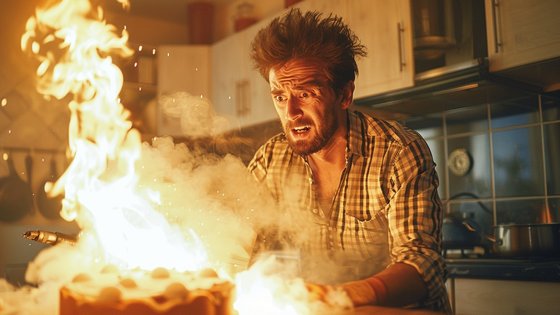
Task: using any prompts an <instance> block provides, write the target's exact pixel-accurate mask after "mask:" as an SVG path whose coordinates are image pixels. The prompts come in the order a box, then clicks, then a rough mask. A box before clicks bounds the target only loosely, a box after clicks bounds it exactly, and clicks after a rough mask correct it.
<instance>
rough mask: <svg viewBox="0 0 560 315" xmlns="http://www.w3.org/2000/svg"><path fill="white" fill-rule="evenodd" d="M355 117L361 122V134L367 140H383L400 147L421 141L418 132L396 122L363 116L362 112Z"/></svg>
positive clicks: (373, 115) (370, 115) (368, 115)
mask: <svg viewBox="0 0 560 315" xmlns="http://www.w3.org/2000/svg"><path fill="white" fill-rule="evenodd" d="M356 116H357V117H358V119H359V120H360V121H361V122H362V125H363V126H365V130H364V132H363V134H364V135H366V136H367V137H368V138H371V139H373V138H377V139H385V140H387V141H390V142H396V143H399V144H401V145H408V144H410V143H411V142H414V141H417V140H421V139H422V136H421V135H420V134H418V132H416V131H414V130H412V129H410V128H408V127H406V126H405V125H403V124H402V123H400V122H398V121H396V120H390V119H385V118H381V117H378V116H376V115H375V114H365V113H362V112H356Z"/></svg>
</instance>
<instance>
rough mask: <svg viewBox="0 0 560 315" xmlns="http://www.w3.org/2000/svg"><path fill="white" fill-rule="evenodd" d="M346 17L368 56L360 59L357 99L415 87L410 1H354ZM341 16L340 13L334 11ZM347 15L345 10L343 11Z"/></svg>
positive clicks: (348, 8) (348, 5)
mask: <svg viewBox="0 0 560 315" xmlns="http://www.w3.org/2000/svg"><path fill="white" fill-rule="evenodd" d="M346 2H347V12H346V14H345V16H343V18H344V19H345V20H346V22H347V23H348V25H349V26H350V28H351V29H352V30H353V31H354V32H355V33H356V35H357V36H358V38H359V39H360V41H361V42H362V44H363V45H365V46H366V48H367V52H368V55H367V57H365V58H362V59H358V61H357V63H358V70H359V75H358V77H357V78H356V89H355V91H354V98H356V99H357V98H361V97H365V96H371V95H376V94H381V93H384V92H389V91H393V90H397V89H401V88H407V87H411V86H413V84H414V61H413V60H414V57H413V50H412V26H411V25H412V22H411V15H410V12H411V11H410V2H409V0H393V1H385V0H352V1H346ZM333 12H335V13H337V14H338V12H337V11H333ZM343 12H344V11H343Z"/></svg>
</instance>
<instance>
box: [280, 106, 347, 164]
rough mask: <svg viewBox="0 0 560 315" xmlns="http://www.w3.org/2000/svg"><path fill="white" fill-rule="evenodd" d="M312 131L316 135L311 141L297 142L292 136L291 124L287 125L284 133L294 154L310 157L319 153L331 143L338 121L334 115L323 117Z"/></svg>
mask: <svg viewBox="0 0 560 315" xmlns="http://www.w3.org/2000/svg"><path fill="white" fill-rule="evenodd" d="M313 126H314V128H313V129H312V130H313V132H315V134H314V135H313V136H312V137H311V139H306V140H296V139H294V138H293V136H292V134H291V129H292V127H291V124H290V123H286V125H285V126H284V133H285V134H286V135H287V137H286V138H287V139H288V145H289V146H290V147H291V148H292V150H293V151H294V153H296V154H298V155H302V156H303V155H310V154H313V153H316V152H318V151H319V150H321V149H322V148H324V147H325V145H326V144H327V143H328V142H329V140H330V139H331V138H332V137H333V135H334V133H335V131H336V127H337V126H336V120H335V118H334V115H329V116H328V117H323V119H322V120H321V121H320V122H319V124H314V125H313Z"/></svg>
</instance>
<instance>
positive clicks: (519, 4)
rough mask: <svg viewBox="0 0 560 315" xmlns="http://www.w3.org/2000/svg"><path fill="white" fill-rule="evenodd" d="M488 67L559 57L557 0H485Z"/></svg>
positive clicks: (506, 66) (559, 22)
mask: <svg viewBox="0 0 560 315" xmlns="http://www.w3.org/2000/svg"><path fill="white" fill-rule="evenodd" d="M485 7H486V28H487V30H488V57H489V61H490V70H491V71H499V70H505V69H509V68H512V67H516V66H520V65H524V64H529V63H533V62H538V61H543V60H546V59H550V58H555V57H559V56H560V19H559V18H558V14H560V1H558V0H531V1H527V0H486V1H485Z"/></svg>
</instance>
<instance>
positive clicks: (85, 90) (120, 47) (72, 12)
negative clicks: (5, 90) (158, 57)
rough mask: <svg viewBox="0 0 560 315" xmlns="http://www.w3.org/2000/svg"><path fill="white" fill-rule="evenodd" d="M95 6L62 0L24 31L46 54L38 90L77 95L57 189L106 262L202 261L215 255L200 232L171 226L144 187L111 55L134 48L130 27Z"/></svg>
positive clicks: (190, 265)
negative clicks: (120, 26) (118, 28)
mask: <svg viewBox="0 0 560 315" xmlns="http://www.w3.org/2000/svg"><path fill="white" fill-rule="evenodd" d="M121 1H123V0H121ZM123 3H124V4H125V5H128V2H124V1H123ZM92 9H93V8H92V6H91V4H90V2H89V1H88V0H62V1H60V2H59V3H57V4H54V5H52V6H50V7H48V8H45V9H38V10H37V11H36V14H35V16H34V17H31V18H30V19H29V20H28V22H27V25H26V33H25V34H24V35H23V37H22V48H23V49H24V50H25V49H30V50H31V51H32V52H33V53H34V54H36V56H37V58H38V59H39V61H40V65H39V66H38V68H37V75H38V77H39V84H38V90H39V91H40V92H41V93H43V94H45V95H46V96H53V97H56V98H57V99H63V98H65V97H66V96H67V95H71V97H72V100H71V101H70V102H69V109H70V112H71V116H70V123H69V154H70V155H71V157H72V163H71V164H70V166H69V167H68V169H67V170H66V171H65V173H64V174H63V175H62V176H61V178H60V179H59V180H58V181H57V182H56V183H55V185H54V186H52V188H51V191H50V193H51V194H60V193H62V192H64V194H65V198H64V200H63V207H62V210H61V215H62V217H63V218H64V219H66V220H68V221H72V220H76V222H77V223H78V224H79V225H80V227H81V228H82V234H83V233H91V234H92V235H94V236H95V237H96V239H97V241H98V243H99V246H100V247H101V250H100V252H101V253H103V255H104V256H105V257H104V260H105V262H110V263H114V264H117V265H120V266H122V267H127V268H131V267H141V268H145V269H153V268H155V267H158V266H165V267H170V268H175V269H182V270H186V269H191V270H192V269H197V268H202V267H203V266H204V265H205V264H206V259H207V257H206V252H205V250H204V248H203V246H202V244H201V242H200V240H199V239H198V237H197V236H196V234H194V232H193V231H192V230H190V231H186V232H183V231H180V230H179V229H178V228H176V227H173V226H171V225H170V224H169V222H168V221H167V220H166V218H165V217H164V216H163V215H162V214H160V213H159V212H157V211H155V210H154V206H155V205H156V204H157V202H158V193H157V192H154V191H150V190H149V189H143V190H140V189H139V188H138V175H137V174H136V170H135V168H136V162H137V161H138V159H139V158H140V152H141V138H140V133H139V132H138V131H137V130H135V129H133V128H132V123H131V122H130V121H129V120H128V118H129V112H128V111H127V110H125V109H124V107H123V105H122V104H121V103H120V99H119V93H120V90H121V88H122V85H123V75H122V72H121V70H120V69H119V68H118V67H117V66H116V65H115V64H114V63H113V62H112V57H111V56H112V55H118V56H122V57H127V56H130V55H131V54H132V50H131V49H130V48H128V47H127V46H126V43H127V40H128V34H127V32H126V30H123V32H122V34H121V35H118V34H116V32H115V27H114V26H112V25H108V24H107V23H106V22H105V21H104V18H103V10H102V9H101V8H100V7H97V8H95V9H96V10H92ZM147 252H149V253H150V254H149V255H146V253H147Z"/></svg>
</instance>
